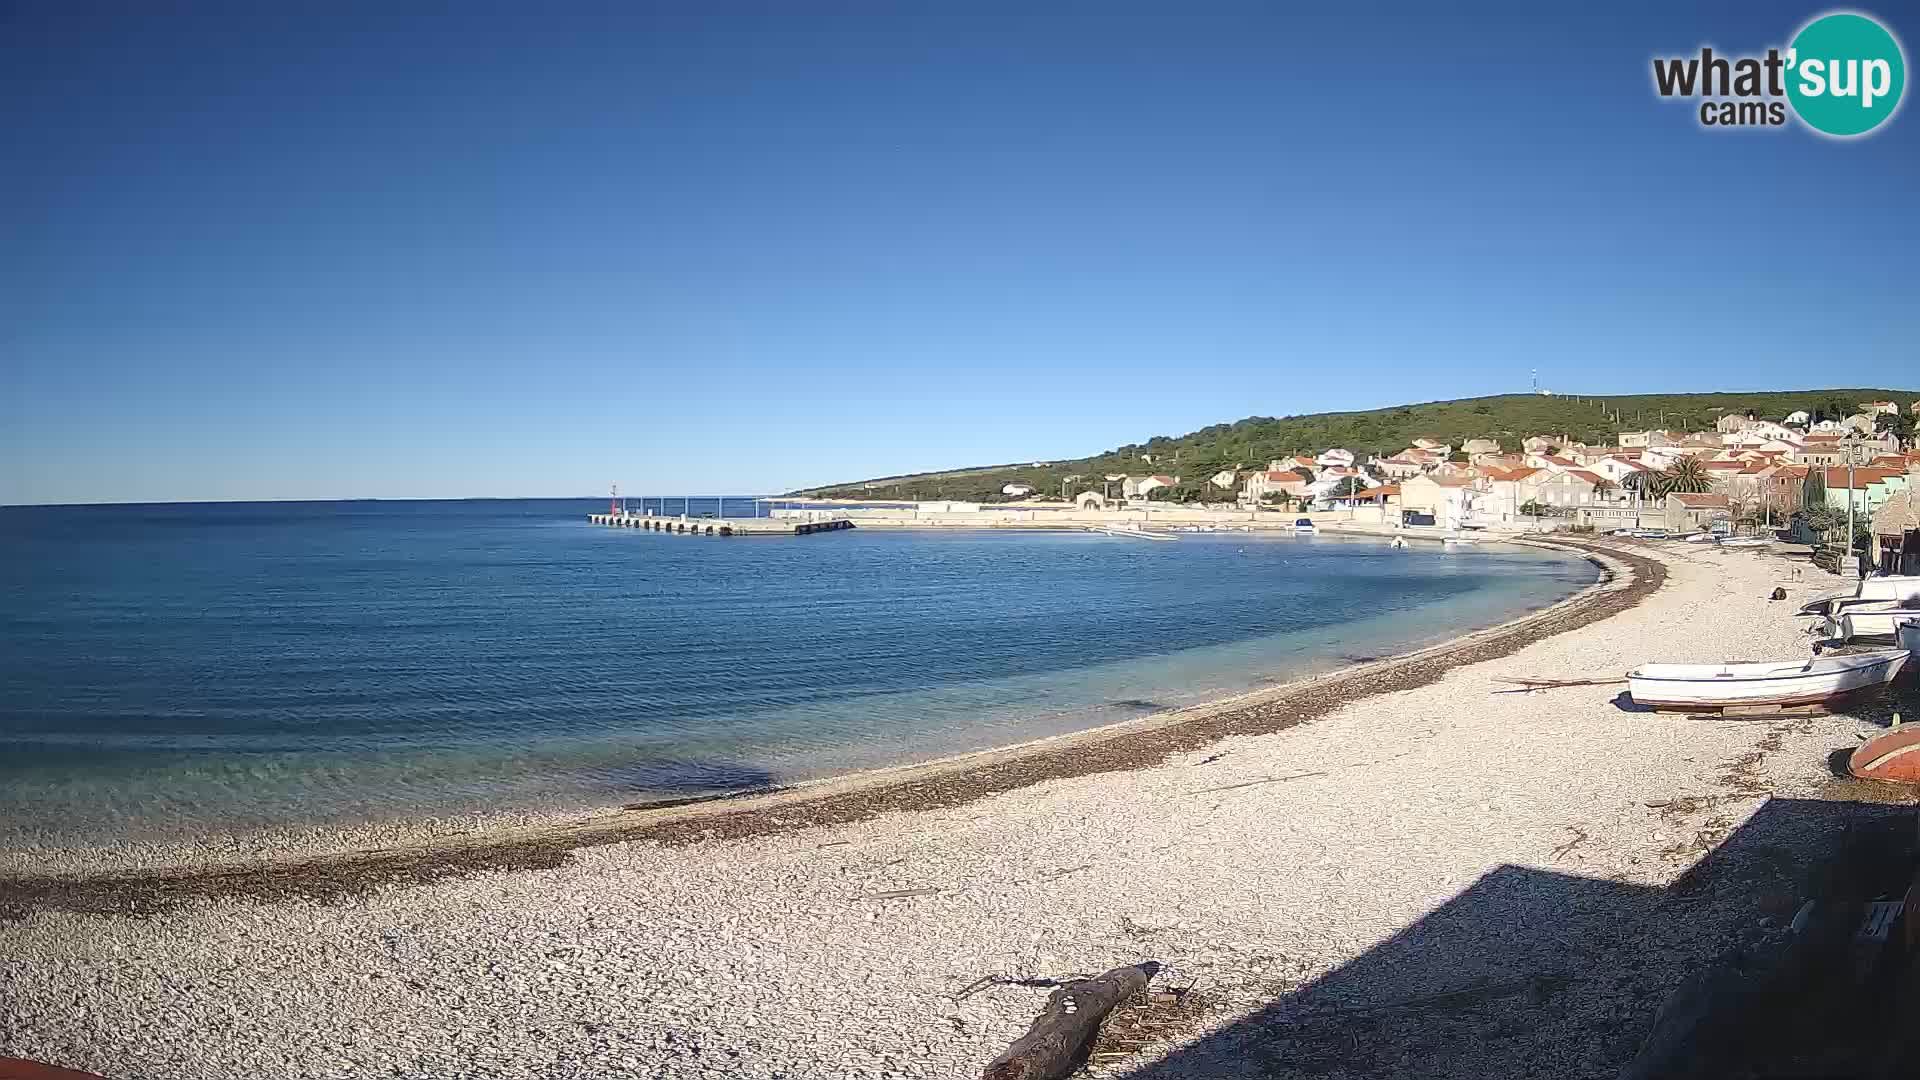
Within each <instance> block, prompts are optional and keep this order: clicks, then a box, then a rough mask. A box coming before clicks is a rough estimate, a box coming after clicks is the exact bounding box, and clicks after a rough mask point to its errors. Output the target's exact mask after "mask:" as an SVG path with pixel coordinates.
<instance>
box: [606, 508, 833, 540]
mask: <svg viewBox="0 0 1920 1080" xmlns="http://www.w3.org/2000/svg"><path fill="white" fill-rule="evenodd" d="M587 520H588V521H590V522H592V523H593V524H595V525H608V526H611V527H613V528H616V529H648V530H651V531H653V532H669V533H687V534H691V535H694V536H806V535H808V534H810V533H817V532H837V531H839V530H841V529H851V528H853V519H852V518H849V517H848V516H846V515H845V514H819V515H793V516H781V517H750V518H722V517H694V516H691V515H688V514H674V515H668V514H635V513H623V512H613V513H606V514H588V515H587Z"/></svg>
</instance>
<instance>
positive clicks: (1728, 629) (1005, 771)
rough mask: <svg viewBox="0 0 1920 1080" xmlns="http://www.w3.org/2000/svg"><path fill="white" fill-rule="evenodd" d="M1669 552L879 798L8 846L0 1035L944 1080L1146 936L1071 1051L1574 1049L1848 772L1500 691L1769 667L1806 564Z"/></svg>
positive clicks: (286, 1073) (1803, 643)
mask: <svg viewBox="0 0 1920 1080" xmlns="http://www.w3.org/2000/svg"><path fill="white" fill-rule="evenodd" d="M1689 547H1690V546H1689V545H1680V544H1656V545H1645V544H1631V543H1624V542H1623V543H1621V544H1618V545H1612V546H1608V545H1599V546H1598V548H1597V550H1596V552H1595V554H1596V557H1597V558H1599V559H1601V560H1602V561H1603V562H1605V563H1606V564H1607V565H1608V567H1609V569H1610V570H1611V571H1612V572H1613V580H1612V581H1611V582H1610V583H1609V584H1608V585H1606V586H1603V587H1600V588H1597V589H1596V590H1594V591H1592V592H1591V593H1590V594H1587V595H1583V596H1582V597H1578V598H1575V599H1574V600H1572V601H1569V602H1568V605H1567V610H1566V611H1565V612H1563V613H1561V614H1560V615H1559V616H1557V617H1558V618H1559V620H1560V621H1558V622H1556V621H1555V618H1556V617H1543V618H1540V619H1537V620H1535V621H1534V622H1532V623H1529V624H1527V625H1525V626H1522V627H1519V628H1509V629H1507V630H1504V631H1496V632H1494V633H1493V634H1492V635H1489V636H1488V637H1486V638H1484V639H1483V640H1482V641H1481V642H1480V643H1479V645H1478V646H1477V647H1476V646H1474V645H1472V644H1471V643H1469V644H1468V645H1467V646H1465V647H1462V648H1458V649H1455V650H1453V651H1451V652H1449V651H1446V650H1440V651H1437V652H1430V653H1429V654H1427V655H1426V656H1425V657H1424V659H1418V658H1415V659H1404V660H1393V661H1386V662H1382V663H1377V664H1371V665H1367V666H1366V667H1365V668H1363V669H1360V670H1358V671H1355V672H1348V673H1343V674H1342V675H1341V676H1339V677H1338V678H1337V679H1336V680H1333V681H1329V680H1326V679H1322V680H1317V681H1316V683H1315V685H1317V686H1319V687H1321V688H1323V689H1324V688H1326V687H1330V686H1333V685H1335V683H1336V682H1337V685H1338V688H1339V693H1338V694H1322V695H1321V697H1319V698H1315V697H1313V695H1314V693H1315V686H1283V687H1276V688H1273V689H1272V690H1268V691H1262V692H1260V694H1259V695H1255V696H1252V697H1250V698H1249V699H1248V700H1244V701H1236V702H1230V703H1223V704H1222V705H1221V706H1220V707H1217V708H1214V709H1211V710H1196V711H1195V712H1194V713H1193V714H1192V715H1191V716H1176V717H1172V718H1161V719H1158V720H1150V721H1148V722H1145V723H1142V724H1138V725H1134V726H1132V727H1130V728H1128V729H1127V730H1125V731H1119V732H1103V733H1094V734H1091V735H1088V736H1085V737H1082V738H1079V739H1074V740H1066V741H1063V742H1057V743H1053V744H1049V745H1046V746H1042V747H1039V748H1035V749H1032V750H1028V751H1021V752H1015V753H1011V754H1006V755H1002V756H1000V757H997V758H994V759H993V760H992V761H991V762H990V763H986V764H980V763H975V764H974V765H971V766H969V767H968V768H969V769H971V771H966V770H962V771H961V772H958V773H953V772H949V773H931V774H927V776H924V777H923V776H919V775H918V774H916V775H915V776H910V777H905V778H896V779H895V780H893V781H888V783H891V784H892V785H893V786H892V787H890V788H886V789H885V790H883V791H880V792H879V793H878V794H876V793H874V791H872V790H870V789H869V788H867V787H863V785H864V784H868V783H869V781H864V780H855V781H851V782H849V783H847V784H845V785H841V786H837V787H836V786H828V787H825V788H822V789H819V790H812V791H803V792H799V793H793V794H789V795H786V796H783V797H780V798H776V799H773V800H769V801H768V802H767V803H766V804H765V805H739V806H726V807H720V808H715V807H705V808H701V807H694V808H686V809H685V810H684V811H683V812H680V813H678V814H674V815H664V814H660V815H656V816H652V817H647V818H645V819H634V820H631V821H626V820H623V821H620V822H616V823H611V824H603V825H599V826H585V827H583V826H579V825H573V826H565V827H563V826H560V825H557V824H556V823H542V822H531V823H527V824H526V825H524V826H523V833H522V834H521V839H522V840H524V841H525V842H526V843H529V844H533V845H535V847H536V848H537V850H538V851H539V852H541V853H542V857H541V858H537V859H536V858H496V859H491V860H489V859H485V858H476V859H473V860H470V861H467V862H460V861H458V860H455V861H453V862H440V863H434V862H432V860H431V859H429V858H427V857H426V856H421V857H420V858H413V857H412V856H411V855H404V854H403V855H398V856H393V857H391V858H388V859H386V861H377V862H371V863H365V864H361V865H360V866H359V868H358V869H357V870H355V871H353V872H352V873H351V874H349V875H348V876H349V877H351V879H352V880H351V882H350V884H351V887H346V886H344V885H342V884H341V881H342V879H341V878H340V877H339V875H338V874H335V875H334V876H333V877H326V876H325V875H326V874H328V873H334V871H331V870H329V871H324V872H322V871H315V870H313V869H312V868H311V867H308V868H306V869H302V868H301V866H300V863H299V856H300V853H298V852H292V853H276V857H277V858H280V859H285V860H291V861H288V862H284V863H276V864H275V869H274V870H273V871H272V872H270V873H263V872H261V871H260V870H259V869H258V868H251V869H245V870H239V871H229V870H222V871H221V872H219V873H207V872H201V873H193V872H191V868H188V872H187V873H186V878H187V879H188V880H189V882H190V884H188V885H185V886H179V887H176V886H178V882H177V881H176V882H174V883H173V884H169V885H167V887H165V888H161V889H158V890H157V891H156V890H155V889H148V888H146V886H145V885H143V884H142V882H141V880H140V878H139V876H138V874H139V873H142V872H155V873H157V871H156V870H154V868H135V869H134V870H131V871H129V870H126V869H125V868H122V872H123V873H127V874H133V875H134V876H132V877H124V878H122V879H118V880H117V883H115V884H111V885H107V884H101V883H99V882H97V881H94V880H92V879H90V878H88V877H87V876H86V874H85V872H86V871H87V870H88V869H89V868H88V867H84V866H63V867H59V868H57V869H59V870H60V871H61V872H62V876H58V877H57V878H42V879H33V878H32V876H31V875H29V874H15V878H16V880H15V883H14V885H13V886H12V888H11V890H10V891H9V890H6V889H0V902H3V906H4V908H5V914H6V915H7V919H6V921H4V922H0V1055H12V1056H20V1057H27V1058H32V1059H35V1060H42V1061H47V1062H50V1063H54V1064H59V1065H65V1066H69V1067H74V1068H83V1069H89V1070H92V1071H96V1072H99V1073H102V1074H104V1075H107V1076H111V1077H116V1078H125V1080H147V1078H152V1080H174V1078H183V1080H184V1078H193V1080H223V1078H236V1080H237V1078H241V1077H262V1076H273V1077H290V1078H291V1077H299V1078H308V1077H311V1078H320V1077H420V1078H426V1077H433V1078H453V1077H542V1078H549V1077H551V1078H561V1077H608V1076H622V1077H626V1076H632V1077H766V1078H773V1077H783V1078H800V1077H821V1078H827V1077H957V1076H978V1075H979V1074H980V1071H981V1068H982V1067H983V1066H984V1065H985V1063H986V1062H987V1061H989V1060H990V1059H992V1058H993V1057H994V1056H995V1055H996V1054H997V1053H999V1052H1000V1051H1001V1050H1003V1049H1005V1048H1006V1046H1007V1045H1008V1044H1009V1043H1010V1042H1012V1041H1013V1040H1014V1039H1015V1038H1016V1037H1018V1036H1019V1035H1020V1033H1021V1032H1022V1031H1023V1030H1025V1028H1026V1025H1027V1023H1028V1022H1029V1021H1030V1020H1031V1019H1032V1017H1033V1015H1034V1014H1035V1013H1036V1012H1037V1011H1038V1010H1039V1009H1040V1007H1041V1006H1042V1004H1043V1003H1044V1001H1045V999H1046V996H1047V994H1048V992H1049V987H1050V986H1051V984H1053V983H1055V982H1058V981H1059V980H1063V979H1067V978H1072V977H1076V976H1084V975H1091V974H1095V973H1098V972H1101V971H1105V970H1107V969H1110V968H1113V967H1117V966H1123V965H1128V964H1138V963H1143V962H1146V961H1154V962H1157V963H1158V964H1160V965H1162V968H1161V970H1160V971H1159V973H1158V974H1157V975H1156V976H1155V978H1154V980H1153V988H1154V993H1153V994H1151V995H1150V1000H1148V1001H1146V1002H1144V1003H1137V1004H1136V1005H1135V1006H1130V1007H1129V1008H1128V1009H1126V1010H1123V1012H1121V1013H1118V1014H1116V1016H1115V1019H1114V1021H1112V1022H1110V1023H1109V1030H1108V1033H1107V1035H1106V1036H1105V1037H1104V1038H1103V1040H1102V1042H1101V1044H1100V1045H1099V1046H1097V1047H1096V1052H1095V1054H1094V1057H1093V1059H1092V1060H1091V1062H1090V1063H1089V1066H1088V1068H1089V1071H1090V1073H1092V1074H1094V1075H1100V1076H1139V1077H1168V1078H1172V1077H1192V1078H1198V1077H1208V1078H1212V1077H1228V1076H1294V1075H1299V1076H1307V1075H1313V1076H1326V1075H1355V1076H1358V1075H1379V1074H1381V1073H1383V1072H1391V1073H1393V1074H1396V1075H1403V1076H1434V1077H1442V1076H1444V1077H1480V1076H1488V1075H1502V1076H1521V1075H1541V1076H1546V1075H1556V1076H1588V1075H1593V1076H1610V1075H1613V1074H1614V1073H1615V1072H1617V1071H1618V1069H1619V1068H1620V1066H1621V1065H1623V1064H1624V1063H1625V1062H1626V1061H1627V1060H1628V1059H1630V1058H1631V1057H1632V1055H1633V1053H1634V1050H1635V1048H1636V1047H1637V1045H1638V1042H1639V1040H1640V1038H1641V1037H1643V1036H1644V1034H1645V1032H1646V1030H1647V1028H1648V1027H1649V1026H1650V1025H1651V1023H1652V1018H1653V1015H1654V1012H1655V1011H1656V1010H1657V1009H1658V1008H1659V1006H1660V1003H1661V1001H1662V1000H1663V999H1664V998H1665V996H1666V994H1667V993H1668V992H1669V991H1670V990H1671V989H1672V987H1673V986H1674V985H1676V984H1677V983H1678V982H1679V980H1681V979H1682V978H1683V977H1685V975H1686V974H1687V973H1688V972H1689V971H1691V970H1693V969H1695V968H1696V967H1698V966H1699V965H1700V964H1701V963H1703V962H1705V961H1706V960H1708V959H1710V958H1711V957H1712V956H1713V955H1715V954H1716V953H1717V952H1719V951H1720V950H1723V949H1725V948H1726V947H1728V945H1729V944H1730V943H1733V942H1735V941H1737V940H1738V939H1739V937H1740V936H1741V935H1742V934H1749V933H1753V932H1756V928H1759V930H1760V931H1763V930H1764V928H1765V927H1767V926H1771V925H1776V924H1777V922H1778V921H1779V920H1780V919H1782V918H1783V917H1784V916H1783V912H1784V914H1785V915H1790V914H1791V911H1792V905H1793V904H1794V903H1795V902H1797V893H1796V892H1795V888H1796V882H1797V881H1798V877H1797V876H1796V875H1799V874H1801V873H1802V871H1803V870H1804V869H1805V867H1807V866H1809V865H1811V864H1813V863H1815V862H1817V861H1818V859H1819V858H1820V855H1821V851H1822V850H1823V845H1825V844H1826V843H1828V841H1829V840H1830V832H1831V827H1832V824H1833V821H1834V820H1836V818H1835V816H1834V815H1843V814H1844V812H1845V806H1846V805H1847V804H1848V803H1849V802H1850V801H1853V800H1857V799H1859V798H1863V797H1866V796H1865V794H1864V793H1862V792H1859V791H1855V790H1853V789H1851V788H1848V787H1846V783H1847V782H1842V781H1837V780H1835V779H1834V777H1833V774H1832V773H1831V771H1830V769H1829V765H1828V758H1829V756H1830V755H1831V754H1832V753H1833V752H1834V751H1835V750H1837V749H1840V748H1850V747H1851V746H1853V745H1857V735H1858V734H1859V733H1861V732H1864V731H1866V730H1869V729H1870V727H1871V726H1872V725H1873V724H1874V723H1875V722H1877V721H1879V720H1881V719H1883V718H1882V717H1878V716H1877V715H1867V714H1866V713H1862V714H1861V715H1846V714H1836V715H1833V716H1826V717H1816V718H1802V719H1782V720H1754V721H1743V722H1734V721H1727V720H1720V719H1709V718H1696V717H1685V716H1676V715H1668V714H1651V713H1646V712H1640V711H1634V710H1632V709H1630V708H1624V707H1623V706H1622V704H1621V702H1620V701H1619V700H1618V697H1619V695H1620V692H1621V691H1622V690H1624V686H1623V685H1588V686H1575V687H1565V688H1556V689H1548V690H1536V691H1524V690H1521V689H1519V688H1517V687H1516V685H1515V684H1514V683H1512V682H1510V681H1507V680H1513V679H1523V678H1532V679H1550V680H1581V679H1592V680H1611V679H1617V678H1618V677H1620V676H1621V675H1622V674H1623V673H1624V672H1625V671H1626V670H1627V669H1629V668H1631V667H1633V666H1635V665H1636V664H1640V663H1644V662H1649V661H1670V662H1718V661H1730V660H1748V659H1767V658H1793V657H1800V656H1804V655H1806V654H1807V651H1808V638H1807V636H1806V635H1805V634H1804V632H1803V624H1804V620H1796V619H1794V618H1792V617H1791V613H1792V611H1793V610H1794V609H1795V608H1797V607H1798V605H1799V603H1800V602H1801V601H1803V600H1804V599H1806V598H1809V597H1812V596H1815V595H1820V594H1822V593H1825V592H1831V591H1835V590H1837V589H1838V588H1840V587H1842V586H1843V585H1844V584H1845V583H1844V582H1842V581H1841V580H1840V579H1838V578H1835V577H1833V576H1831V575H1828V574H1824V573H1822V572H1819V571H1816V570H1813V569H1811V568H1810V567H1808V566H1807V565H1806V564H1805V562H1804V560H1802V561H1789V560H1787V559H1784V558H1781V557H1778V556H1775V555H1771V554H1767V553H1764V552H1757V551H1752V550H1745V551H1742V550H1719V549H1710V548H1708V549H1694V550H1689ZM1636 580H1637V581H1638V583H1639V588H1638V591H1637V592H1631V590H1633V589H1634V587H1635V582H1636ZM1776 587H1778V588H1783V589H1785V590H1786V592H1787V599H1786V600H1785V601H1775V600H1771V599H1769V595H1770V594H1771V593H1772V591H1773V590H1774V589H1775V588H1776ZM1581 605H1586V606H1587V608H1589V609H1591V610H1590V613H1589V614H1588V615H1586V616H1580V615H1579V611H1580V609H1581ZM1609 605H1611V606H1609ZM1549 616H1552V613H1549ZM1502 633H1504V634H1505V635H1506V636H1505V637H1501V636H1500V635H1501V634H1502ZM1476 648H1477V651H1476ZM1421 664H1424V665H1425V666H1424V667H1421V666H1420V665H1421ZM1303 702H1310V704H1303ZM1129 739H1131V740H1133V741H1132V742H1131V743H1129V742H1127V740H1129ZM1114 747H1122V748H1127V747H1130V748H1131V749H1130V750H1127V751H1126V753H1122V752H1121V751H1120V750H1115V749H1113V748H1114ZM1103 754H1104V755H1107V757H1103V756H1102V755H1103ZM1128 754H1131V755H1132V756H1130V757H1129V756H1127V755H1128ZM1049 755H1051V757H1049ZM1116 755H1117V756H1116ZM1034 762H1051V764H1050V765H1047V766H1045V767H1042V766H1040V765H1034V764H1032V763H1034ZM1022 763H1026V764H1022ZM916 784H918V785H919V786H918V787H915V786H914V785H916ZM887 792H893V793H894V794H891V795H890V794H888V793H887ZM929 792H934V793H936V795H933V796H930V795H929V794H928V793H929ZM942 792H944V794H937V793H942ZM836 799H837V800H838V801H837V802H836V801H835V800H836ZM1763 808H1767V809H1766V810H1765V812H1763ZM1829 808H1831V809H1829ZM1789 810H1791V812H1788V811H1789ZM388 839H389V840H391V842H393V843H394V844H395V845H397V846H398V847H401V848H404V847H405V845H406V844H407V843H408V842H409V838H404V837H402V838H388ZM482 839H484V838H482ZM411 840H412V841H413V842H418V843H428V842H429V841H433V840H434V838H426V839H424V840H423V839H421V838H411ZM476 843H479V841H476V840H474V839H473V838H467V839H466V840H463V841H462V842H461V844H462V845H463V846H464V847H465V849H467V850H473V846H474V845H475V844H476ZM481 847H483V848H484V844H481ZM514 850H516V851H519V850H523V849H518V848H516V849H514ZM423 865H428V866H431V867H433V869H432V872H418V868H419V867H420V866H423ZM7 869H8V870H9V871H15V870H24V868H21V867H8V868H7ZM336 869H337V867H336ZM1709 870H1711V871H1712V872H1711V873H1709V872H1708V871H1709ZM302 874H309V875H314V874H319V875H320V876H318V877H312V878H311V880H310V881H308V880H307V879H303V878H302ZM23 881H24V882H26V884H21V882H23ZM248 882H251V884H248ZM262 882H265V883H267V884H266V885H265V886H263V885H262ZM275 882H278V883H280V885H282V886H284V887H272V886H273V883H275ZM303 882H306V883H307V884H312V885H314V886H315V887H311V888H308V887H304V886H303ZM328 883H331V884H330V885H329V884H328ZM322 886H326V887H322ZM1736 886H1737V887H1736ZM122 900H124V901H125V902H124V903H121V901H122ZM121 908H124V909H125V910H120V909H121Z"/></svg>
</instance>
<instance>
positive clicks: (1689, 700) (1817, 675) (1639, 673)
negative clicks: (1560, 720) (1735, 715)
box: [1627, 649, 1911, 709]
mask: <svg viewBox="0 0 1920 1080" xmlns="http://www.w3.org/2000/svg"><path fill="white" fill-rule="evenodd" d="M1910 655H1911V654H1910V653H1908V652H1907V651H1906V650H1904V649H1886V650H1880V651H1876V652H1870V653H1854V654H1852V655H1848V656H1816V657H1814V658H1812V659H1810V660H1805V661H1788V662H1785V663H1761V664H1644V665H1642V666H1640V667H1637V668H1634V669H1633V670H1632V671H1629V672H1627V692H1628V693H1629V694H1631V695H1632V697H1633V700H1634V702H1635V703H1636V704H1640V705H1652V706H1655V707H1661V708H1669V709H1724V708H1729V707H1740V706H1777V705H1817V704H1821V703H1823V702H1827V701H1831V700H1833V699H1835V698H1839V697H1844V696H1846V695H1848V694H1852V693H1857V692H1859V691H1862V690H1871V689H1873V688H1874V687H1876V686H1883V685H1885V684H1886V683H1888V682H1891V681H1892V680H1893V677H1894V676H1895V675H1898V674H1899V673H1900V668H1901V666H1902V665H1903V664H1905V663H1906V662H1907V658H1908V656H1910Z"/></svg>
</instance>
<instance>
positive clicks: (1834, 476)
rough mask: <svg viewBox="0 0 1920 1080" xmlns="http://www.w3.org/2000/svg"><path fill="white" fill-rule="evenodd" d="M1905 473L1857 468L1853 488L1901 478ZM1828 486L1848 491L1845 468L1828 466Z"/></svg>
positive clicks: (1854, 471) (1903, 471)
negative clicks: (1891, 477)
mask: <svg viewBox="0 0 1920 1080" xmlns="http://www.w3.org/2000/svg"><path fill="white" fill-rule="evenodd" d="M1905 472H1906V470H1905V469H1863V468H1857V467H1856V468H1855V469H1854V470H1853V486H1854V487H1856V488H1863V487H1866V486H1867V485H1868V484H1871V483H1873V482H1874V481H1875V480H1885V479H1886V478H1887V477H1889V476H1899V475H1901V474H1903V473H1905ZM1827 486H1828V487H1830V488H1839V489H1840V490H1842V491H1845V490H1846V489H1847V470H1846V467H1845V466H1842V465H1829V466H1827Z"/></svg>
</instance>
